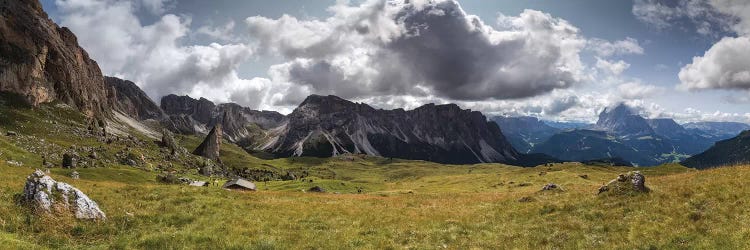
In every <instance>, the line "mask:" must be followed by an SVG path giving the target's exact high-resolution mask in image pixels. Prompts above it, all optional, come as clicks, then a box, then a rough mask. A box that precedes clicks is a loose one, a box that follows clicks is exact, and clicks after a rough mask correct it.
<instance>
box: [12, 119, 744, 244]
mask: <svg viewBox="0 0 750 250" xmlns="http://www.w3.org/2000/svg"><path fill="white" fill-rule="evenodd" d="M47 108H49V109H48V110H46V111H39V110H35V111H31V110H20V111H9V110H3V111H0V118H4V117H5V118H7V117H16V119H15V120H13V121H7V120H6V121H4V122H3V123H2V124H0V128H2V131H0V132H3V134H4V132H5V131H7V130H11V129H12V130H15V131H19V133H21V134H23V135H34V136H36V137H38V138H42V139H44V140H45V141H47V142H49V143H52V144H59V145H60V147H69V146H70V145H69V144H70V142H71V141H75V143H76V144H77V145H76V146H78V147H81V146H91V147H105V149H104V150H103V151H102V152H104V153H103V155H102V158H103V159H107V157H109V155H110V154H115V152H117V151H118V150H120V148H118V147H121V145H108V144H102V143H101V142H98V141H96V140H92V139H85V138H84V139H79V140H74V139H73V138H70V137H69V136H70V135H67V134H65V133H55V132H54V131H50V129H49V127H50V126H49V125H48V124H50V123H49V122H46V121H47V119H53V120H54V119H60V121H57V120H55V121H56V122H57V124H60V123H64V122H66V121H68V120H70V124H71V126H74V125H76V124H78V125H80V123H82V122H80V121H77V119H79V118H76V117H73V118H59V117H65V116H60V115H50V116H48V117H40V116H39V115H35V114H37V113H39V114H45V113H46V112H52V114H54V113H55V112H62V111H57V109H55V108H50V107H47ZM24 119H26V120H34V121H36V122H25V121H24ZM65 124H68V123H65ZM24 138H26V137H24ZM178 141H180V143H181V144H182V145H184V146H185V147H187V148H188V149H192V147H194V146H195V145H197V144H198V143H199V139H198V138H194V137H179V138H178ZM19 143H22V142H20V141H19V140H18V139H13V138H11V137H6V136H0V173H2V174H0V248H10V249H47V248H55V249H57V248H63V249H65V248H70V249H134V248H135V249H404V248H407V249H443V248H448V249H496V248H511V249H598V248H607V249H691V248H692V249H706V248H718V249H747V248H750V243H748V241H747V239H748V238H750V227H747V225H748V224H749V223H750V206H748V205H750V204H747V203H748V199H747V197H749V196H750V188H748V187H747V185H746V183H747V180H748V179H750V167H747V166H738V167H730V168H720V169H713V170H705V171H695V170H691V169H687V168H684V167H682V166H679V165H663V166H659V167H654V168H641V169H638V170H640V171H642V172H643V173H644V175H645V176H646V178H647V179H646V185H647V186H648V187H649V188H651V190H652V192H650V193H647V194H642V195H634V196H615V195H611V196H597V195H596V193H597V189H598V187H599V186H601V185H602V184H603V183H605V182H607V181H609V180H611V179H613V178H615V177H617V175H618V174H620V173H624V172H627V171H630V170H632V168H624V167H601V166H585V165H581V164H576V163H567V164H556V165H553V166H540V167H535V168H519V167H513V166H505V165H500V164H479V165H461V166H454V165H441V164H435V163H429V162H422V161H403V160H389V159H384V158H377V157H364V156H345V157H337V158H330V159H317V158H293V159H276V160H262V159H259V158H255V157H253V156H250V155H248V154H246V153H244V151H243V150H242V149H240V148H238V147H235V146H231V145H225V147H224V148H223V150H222V158H223V159H222V160H223V161H224V162H225V164H226V165H227V166H229V167H231V168H236V169H242V168H247V169H264V170H271V171H278V172H284V171H292V172H295V173H307V175H308V176H307V177H305V178H303V179H301V180H293V181H278V180H276V181H266V182H257V183H256V184H257V185H258V188H259V190H258V191H256V192H240V191H228V190H223V189H221V188H219V187H217V186H210V187H190V186H185V185H167V184H162V183H159V182H157V181H156V175H157V174H158V173H159V171H157V170H155V168H153V167H130V166H124V165H120V164H119V163H117V162H111V163H107V162H103V163H101V165H102V167H95V168H79V169H77V171H78V172H79V173H80V176H81V179H79V180H73V179H71V178H69V177H68V175H69V173H70V172H71V171H72V170H67V169H60V168H53V169H52V170H51V172H52V173H51V176H52V177H53V178H54V179H56V180H58V181H64V182H68V183H70V184H72V185H74V186H75V187H77V188H79V189H81V190H82V191H83V192H85V193H86V194H88V196H89V197H91V198H92V199H93V200H95V201H97V202H98V203H99V205H100V207H101V208H102V210H104V212H105V213H106V214H107V216H108V218H107V220H105V221H78V220H75V219H73V218H71V217H69V216H47V215H40V214H34V213H31V212H30V211H28V210H27V209H26V208H24V207H22V206H19V205H18V204H17V203H16V200H17V196H18V194H20V193H21V191H22V190H23V185H24V182H25V178H26V176H28V175H29V174H31V172H32V171H33V169H35V168H40V165H41V160H40V156H39V155H38V154H37V153H32V152H30V151H29V150H28V149H27V147H28V146H23V145H19ZM134 150H139V152H142V153H143V154H144V155H146V158H147V159H148V160H147V161H148V163H147V164H146V165H147V166H148V165H151V166H153V165H158V164H165V163H164V162H163V160H162V159H161V158H160V157H159V154H160V153H158V151H159V149H158V147H156V146H154V145H151V144H145V145H144V146H142V147H139V148H135V149H134ZM7 161H18V162H22V163H23V164H24V165H23V166H12V165H9V164H8V163H7ZM181 167H182V166H174V167H173V168H181ZM182 173H183V174H184V175H187V176H191V177H193V178H200V177H198V176H197V175H196V174H195V173H196V170H194V169H183V171H182ZM582 175H586V178H583V177H581V176H582ZM203 179H205V180H208V178H205V177H203ZM547 183H556V184H558V185H559V186H561V187H562V189H563V191H540V190H541V189H542V186H543V185H545V184H547ZM313 186H320V187H323V188H325V189H326V190H327V191H328V192H326V193H311V192H305V190H307V189H309V188H310V187H313ZM360 190H361V191H360ZM519 200H524V201H526V202H521V201H519Z"/></svg>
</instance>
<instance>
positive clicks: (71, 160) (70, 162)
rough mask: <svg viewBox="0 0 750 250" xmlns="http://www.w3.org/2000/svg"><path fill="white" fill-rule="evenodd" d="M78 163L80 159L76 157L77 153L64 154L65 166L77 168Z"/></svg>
mask: <svg viewBox="0 0 750 250" xmlns="http://www.w3.org/2000/svg"><path fill="white" fill-rule="evenodd" d="M77 165H78V160H77V159H76V156H75V155H73V154H69V153H65V154H63V160H62V167H63V168H76V167H77Z"/></svg>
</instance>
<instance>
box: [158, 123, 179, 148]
mask: <svg viewBox="0 0 750 250" xmlns="http://www.w3.org/2000/svg"><path fill="white" fill-rule="evenodd" d="M161 146H162V147H165V148H167V149H169V152H170V153H171V154H176V153H180V151H181V150H180V149H181V148H180V146H178V145H177V142H176V141H175V139H174V135H172V132H169V130H166V129H164V130H163V131H162V132H161Z"/></svg>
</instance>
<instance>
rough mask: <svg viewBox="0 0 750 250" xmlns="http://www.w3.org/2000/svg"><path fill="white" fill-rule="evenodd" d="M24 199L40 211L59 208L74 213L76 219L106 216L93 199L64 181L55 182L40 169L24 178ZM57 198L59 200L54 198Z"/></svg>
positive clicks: (103, 217) (102, 217)
mask: <svg viewBox="0 0 750 250" xmlns="http://www.w3.org/2000/svg"><path fill="white" fill-rule="evenodd" d="M23 193H24V199H25V200H26V201H27V202H29V203H30V204H32V205H33V206H35V207H36V208H38V209H39V210H41V211H45V212H52V209H53V208H60V209H63V210H67V211H70V212H72V213H73V214H75V216H76V218H78V219H105V218H106V217H107V216H106V215H105V214H104V212H102V210H101V209H99V206H98V205H97V204H96V202H95V201H93V200H91V199H89V197H88V196H86V194H84V193H83V192H81V190H78V189H77V188H75V187H73V186H71V185H70V184H67V183H64V182H57V181H55V180H53V179H52V178H51V177H49V176H48V175H46V174H44V172H42V171H41V170H36V171H34V173H33V174H31V175H30V176H29V177H28V178H26V186H25V187H24V190H23ZM57 198H59V200H56V199H57Z"/></svg>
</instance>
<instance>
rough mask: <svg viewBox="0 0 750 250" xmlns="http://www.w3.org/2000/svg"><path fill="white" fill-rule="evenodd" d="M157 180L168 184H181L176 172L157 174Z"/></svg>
mask: <svg viewBox="0 0 750 250" xmlns="http://www.w3.org/2000/svg"><path fill="white" fill-rule="evenodd" d="M156 180H157V181H159V182H162V183H166V184H179V183H180V179H179V178H178V177H177V175H175V174H174V173H171V172H170V173H162V174H159V175H157V176H156Z"/></svg>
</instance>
